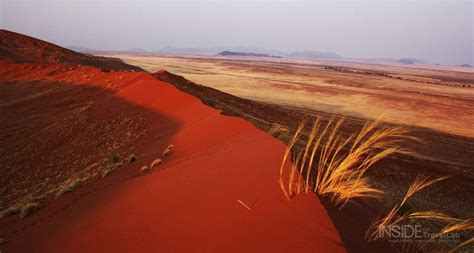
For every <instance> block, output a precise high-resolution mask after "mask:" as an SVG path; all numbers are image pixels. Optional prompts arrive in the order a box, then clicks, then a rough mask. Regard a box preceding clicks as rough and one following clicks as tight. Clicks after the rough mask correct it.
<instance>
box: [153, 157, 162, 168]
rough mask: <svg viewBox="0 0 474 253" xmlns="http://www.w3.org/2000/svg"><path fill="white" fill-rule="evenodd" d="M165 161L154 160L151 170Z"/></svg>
mask: <svg viewBox="0 0 474 253" xmlns="http://www.w3.org/2000/svg"><path fill="white" fill-rule="evenodd" d="M162 162H163V161H162V160H161V159H155V160H153V162H152V163H151V165H150V168H153V167H156V166H158V165H160V164H161V163H162Z"/></svg>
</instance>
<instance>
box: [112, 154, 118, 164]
mask: <svg viewBox="0 0 474 253" xmlns="http://www.w3.org/2000/svg"><path fill="white" fill-rule="evenodd" d="M110 160H112V162H113V163H118V162H119V161H120V157H119V156H118V155H117V154H114V155H112V156H111V157H110Z"/></svg>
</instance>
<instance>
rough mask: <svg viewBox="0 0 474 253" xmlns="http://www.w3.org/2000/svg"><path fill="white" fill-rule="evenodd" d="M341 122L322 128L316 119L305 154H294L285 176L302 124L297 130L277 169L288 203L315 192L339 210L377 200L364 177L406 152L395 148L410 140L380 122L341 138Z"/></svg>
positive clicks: (377, 191) (373, 190)
mask: <svg viewBox="0 0 474 253" xmlns="http://www.w3.org/2000/svg"><path fill="white" fill-rule="evenodd" d="M343 122H344V120H343V119H341V120H338V121H334V120H331V121H329V123H327V124H326V125H325V126H323V124H322V123H321V121H320V119H319V118H316V120H315V121H314V124H313V127H312V129H311V131H310V133H309V136H308V140H307V142H306V145H305V148H304V150H300V151H298V152H297V155H296V156H294V157H296V158H295V159H294V162H293V164H292V165H291V167H290V170H289V171H288V172H285V171H284V168H285V163H286V161H287V159H288V157H289V155H290V152H291V150H292V148H293V146H294V145H295V144H296V142H297V141H298V140H299V138H300V137H301V133H302V130H303V128H304V126H305V122H302V123H301V124H300V125H299V126H298V128H297V130H296V133H295V135H294V136H293V138H292V139H291V140H290V142H289V144H288V147H287V149H286V151H285V154H284V157H283V161H282V164H281V167H280V179H279V182H280V187H281V189H282V191H283V193H284V194H285V196H286V197H287V198H288V199H291V198H292V197H293V196H295V195H298V194H300V193H303V192H309V191H314V192H316V193H317V194H318V195H320V196H324V197H330V201H331V202H332V203H333V204H335V205H340V206H341V207H342V206H343V205H344V204H346V203H347V202H348V201H349V200H351V199H353V198H361V197H364V198H367V197H380V195H381V194H382V192H381V191H380V190H377V189H375V188H374V187H372V186H371V184H370V182H369V180H368V178H367V177H366V175H365V173H366V172H367V170H368V169H369V168H370V167H371V166H372V165H373V164H374V163H376V162H377V161H379V160H380V159H382V158H384V157H387V156H389V155H391V154H394V153H397V152H407V151H406V150H404V149H403V148H401V147H400V146H399V145H398V144H399V142H400V140H401V139H403V138H409V137H408V135H407V132H406V130H404V129H403V128H401V127H381V126H380V121H373V122H368V123H367V124H366V125H365V126H364V127H363V128H362V130H361V131H360V132H359V133H358V134H357V135H355V134H353V135H351V136H349V137H348V138H342V137H341V136H340V135H339V133H338V130H339V128H340V126H341V125H342V124H343ZM315 159H316V160H315ZM313 165H314V167H315V169H316V171H315V172H314V174H315V175H314V177H313V178H314V180H310V178H311V175H312V169H313ZM285 180H287V183H285Z"/></svg>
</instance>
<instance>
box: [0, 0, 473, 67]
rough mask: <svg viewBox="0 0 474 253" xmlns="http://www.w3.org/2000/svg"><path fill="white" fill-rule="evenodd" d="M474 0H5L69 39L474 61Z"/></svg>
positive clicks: (13, 26) (32, 23) (18, 13)
mask: <svg viewBox="0 0 474 253" xmlns="http://www.w3.org/2000/svg"><path fill="white" fill-rule="evenodd" d="M473 2H474V0H467V1H466V0H463V1H460V0H442V1H429V0H422V1H416V0H412V1H410V0H398V1H380V0H379V1H375V0H360V1H359V0H352V1H350V0H346V1H296V2H285V1H263V0H260V1H257V2H254V1H238V2H233V1H220V2H208V1H199V0H196V1H182V0H181V1H173V2H171V1H160V0H156V1H152V0H148V1H113V0H100V1H92V0H81V1H77V0H76V1H60V0H37V1H34V0H29V1H28V0H0V27H1V28H3V29H8V30H12V31H16V32H19V33H24V34H27V35H30V36H34V37H37V38H40V39H44V40H47V41H50V42H53V43H56V44H59V45H62V46H82V47H89V48H93V49H105V50H127V49H132V48H143V49H147V50H157V49H160V48H162V47H165V46H172V47H217V46H221V47H222V46H252V47H264V48H268V49H276V50H282V51H286V52H291V51H294V50H314V51H331V52H336V53H338V54H341V55H344V56H348V57H356V58H374V57H382V58H389V57H391V58H402V57H413V58H420V59H425V60H428V61H430V62H432V63H441V64H452V65H454V64H462V63H468V64H474V59H473V58H474V51H473V47H474V40H473V36H474V31H473V26H474V25H473V23H474V16H473V12H474V6H473V5H474V4H473Z"/></svg>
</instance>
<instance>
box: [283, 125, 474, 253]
mask: <svg viewBox="0 0 474 253" xmlns="http://www.w3.org/2000/svg"><path fill="white" fill-rule="evenodd" d="M343 123H344V120H343V119H340V120H336V121H335V120H331V121H329V122H328V123H327V124H323V123H322V122H321V120H320V119H319V118H316V120H315V121H314V124H313V126H312V128H311V130H310V132H309V135H308V136H307V140H306V142H305V147H304V148H303V149H302V150H299V151H296V155H293V162H292V165H291V166H290V168H289V170H285V163H286V161H287V160H288V157H289V156H290V152H291V151H292V149H293V148H294V147H295V145H296V143H297V142H298V141H299V140H300V139H301V137H302V135H303V129H304V127H305V122H302V123H301V124H300V125H299V126H298V128H297V129H296V132H295V134H294V136H293V138H291V139H290V141H289V143H288V146H287V149H286V151H285V153H284V156H283V161H282V163H281V167H280V178H279V184H280V187H281V189H282V191H283V194H284V195H285V197H286V198H287V199H291V198H292V197H295V196H297V195H298V194H301V193H308V192H311V191H312V192H315V193H317V194H318V195H319V196H322V197H326V198H328V199H329V200H330V202H331V203H332V204H334V205H336V206H340V207H341V208H342V207H343V206H344V205H345V204H346V203H347V202H348V201H350V200H351V199H355V198H380V197H382V195H383V194H384V192H383V191H381V190H379V189H376V188H374V187H373V186H372V185H371V183H370V181H369V179H368V177H367V176H366V175H365V174H366V172H367V170H368V169H369V168H370V167H371V166H372V165H373V164H375V163H376V162H378V161H380V160H381V159H383V158H385V157H387V156H390V155H392V154H394V153H408V152H409V151H408V150H406V149H404V148H402V147H401V141H403V140H407V139H411V140H417V139H416V138H414V137H411V136H410V135H409V134H408V132H407V130H406V129H404V128H402V127H383V126H381V125H380V120H377V121H373V122H368V123H367V124H366V125H365V126H364V127H363V128H362V129H361V130H360V132H359V133H357V134H353V135H351V136H349V137H348V138H343V137H341V134H340V133H339V129H340V127H341V125H342V124H343ZM311 179H312V180H311ZM444 179H446V177H442V178H437V179H432V178H430V177H429V176H425V175H419V176H418V177H417V178H416V180H415V182H414V183H413V184H412V185H411V186H410V187H409V188H408V190H407V192H406V194H405V196H404V197H403V199H402V201H401V202H400V203H399V205H397V206H395V207H393V208H392V209H391V210H390V211H389V212H388V213H387V214H386V215H384V216H383V217H382V218H380V219H379V220H376V221H375V222H373V223H372V225H371V226H370V227H369V229H368V231H367V233H366V236H365V238H366V240H367V241H369V242H370V241H375V240H381V239H383V238H382V237H381V236H380V235H381V234H382V233H383V232H384V231H386V230H387V229H389V230H390V229H391V228H393V226H400V225H403V224H414V223H416V221H420V220H429V221H433V222H437V223H439V224H442V225H443V227H442V228H441V230H439V231H438V232H435V233H431V234H430V235H431V236H430V237H428V238H424V240H414V239H419V238H408V240H402V241H401V242H400V241H394V242H392V241H390V242H391V243H392V244H393V245H394V248H395V249H396V250H399V251H401V252H447V251H449V252H455V251H457V250H459V249H462V248H465V247H466V245H468V244H471V243H473V242H474V240H473V239H472V238H471V239H468V240H465V241H464V242H460V241H458V242H456V244H455V243H454V242H449V243H443V242H442V240H438V239H442V238H443V236H445V235H448V234H450V233H451V234H452V233H453V232H461V231H468V230H474V223H473V222H472V220H469V219H468V220H461V219H457V218H453V217H451V216H449V215H446V214H444V213H441V212H437V211H411V210H408V211H407V210H405V209H406V207H407V201H408V200H409V199H410V198H411V197H412V196H413V195H415V194H416V193H417V192H419V191H421V190H423V189H425V188H428V187H431V186H432V185H434V184H435V183H437V182H439V181H441V180H444ZM432 242H440V243H432ZM449 247H450V248H451V249H449Z"/></svg>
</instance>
